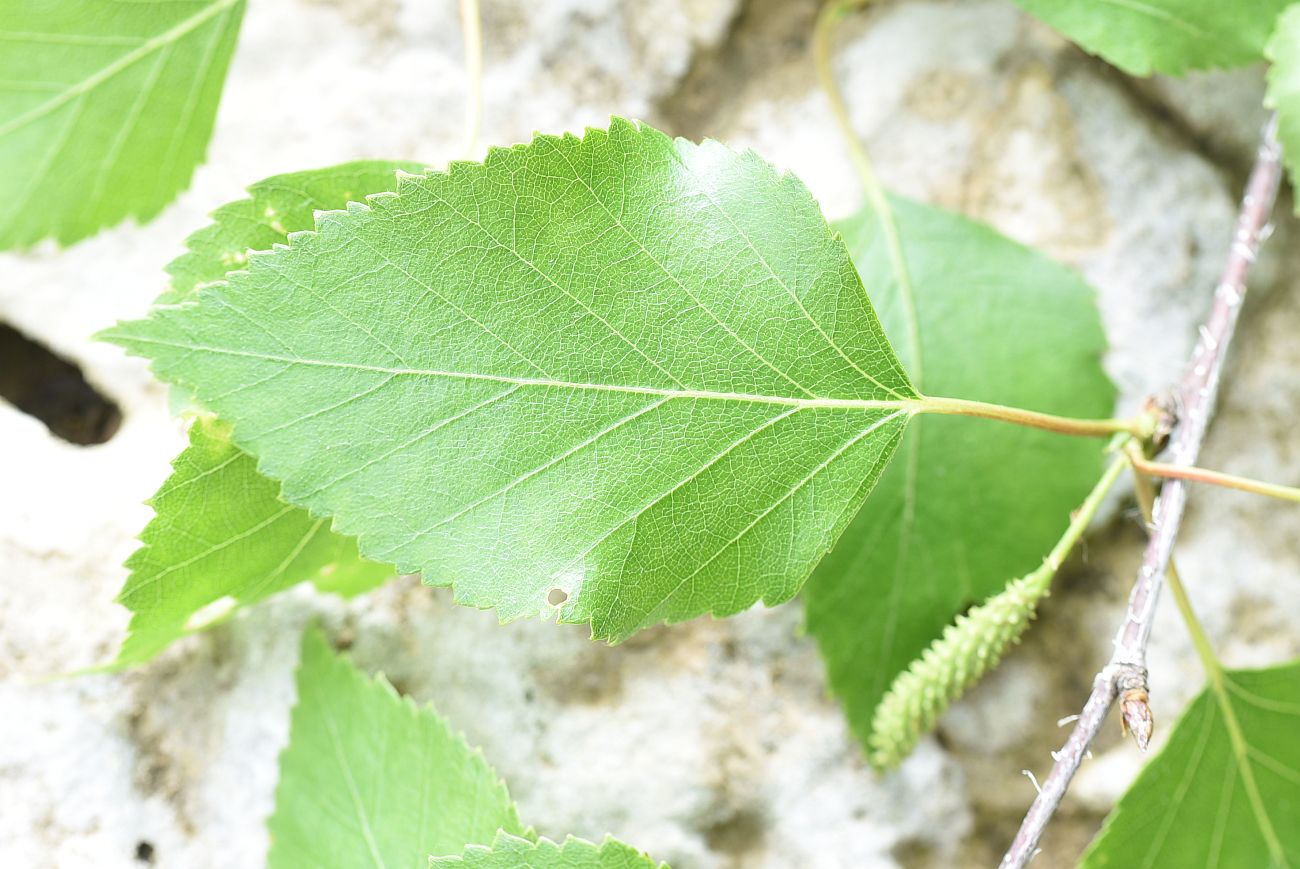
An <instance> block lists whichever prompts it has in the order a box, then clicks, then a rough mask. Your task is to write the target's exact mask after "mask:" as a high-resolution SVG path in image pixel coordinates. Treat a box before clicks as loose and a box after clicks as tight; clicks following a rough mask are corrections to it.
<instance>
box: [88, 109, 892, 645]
mask: <svg viewBox="0 0 1300 869" xmlns="http://www.w3.org/2000/svg"><path fill="white" fill-rule="evenodd" d="M108 337H109V338H110V339H111V340H115V341H117V342H118V343H120V344H122V345H123V346H126V347H127V348H128V349H130V350H131V351H133V352H135V353H138V354H141V355H146V356H149V357H150V358H151V359H152V360H153V367H154V370H155V371H156V372H157V373H158V374H159V375H160V376H161V377H162V378H163V379H165V380H168V381H170V382H173V383H176V384H178V385H180V386H182V387H184V388H186V389H188V390H190V391H191V392H193V393H194V394H195V395H196V396H197V398H198V399H199V400H200V401H201V402H202V403H203V404H204V405H205V406H206V407H209V408H210V409H212V410H213V411H215V412H216V413H217V414H218V415H219V416H220V417H221V418H223V419H227V420H229V421H231V422H232V423H233V424H234V426H235V434H234V440H235V443H236V444H237V445H239V446H240V447H241V448H243V449H245V450H246V451H248V452H249V453H250V454H252V455H254V456H256V457H257V458H258V461H259V467H260V468H261V470H262V471H263V472H265V473H267V474H268V475H269V476H271V477H272V478H274V479H277V480H280V481H282V482H283V492H282V494H283V497H284V498H286V499H287V500H288V501H289V502H291V503H293V504H297V505H300V506H303V507H306V508H308V509H309V510H311V511H312V513H313V514H314V515H318V516H331V517H333V518H334V521H335V527H336V528H337V529H338V530H340V531H342V532H343V533H346V534H351V535H354V536H356V537H357V538H358V541H359V546H360V550H361V552H362V554H363V555H364V556H366V557H369V558H373V559H375V560H379V561H386V562H392V563H395V564H397V566H398V567H399V569H401V570H402V571H403V572H421V573H423V574H424V578H425V581H426V582H429V583H432V584H438V585H452V586H454V588H455V592H456V597H457V599H458V600H459V601H460V602H462V603H466V604H470V605H474V606H481V607H495V608H497V610H498V612H499V614H500V615H501V617H502V618H516V617H521V616H529V615H536V614H539V613H544V612H550V611H552V610H558V614H559V617H560V618H561V619H562V620H564V621H569V622H581V623H590V625H591V626H592V630H593V633H594V635H596V636H598V637H603V638H610V639H616V640H617V639H622V638H625V637H627V636H628V635H630V634H631V633H633V632H634V631H636V630H637V629H639V628H642V627H645V626H648V625H651V624H654V623H657V622H661V621H680V620H683V619H687V618H691V617H694V616H697V615H701V614H703V613H713V614H715V615H729V614H732V613H735V612H738V611H740V610H743V609H745V608H747V607H749V606H750V605H752V604H753V603H755V602H756V601H758V600H762V601H764V602H765V603H768V604H769V605H770V604H774V603H779V602H781V601H784V600H787V599H789V598H790V597H791V596H793V595H794V594H795V592H796V591H797V590H798V589H799V587H800V586H801V585H802V582H803V580H804V579H805V578H806V577H807V575H808V574H809V573H810V572H811V571H812V569H813V567H814V566H815V565H816V563H817V561H818V560H819V559H820V558H821V557H822V555H823V554H824V553H825V552H826V550H827V549H828V548H829V547H830V545H831V543H832V542H833V541H834V540H835V538H836V537H837V536H838V534H839V532H840V531H841V530H842V529H843V527H844V525H845V524H846V523H847V522H848V521H849V519H850V518H851V517H852V516H853V514H854V513H855V512H856V510H857V508H858V507H859V506H860V505H861V504H862V502H863V501H864V500H865V498H866V496H867V494H868V492H869V491H870V490H871V487H872V485H873V484H874V482H875V480H876V478H877V477H878V476H879V474H880V472H881V470H882V469H883V468H884V466H885V464H886V463H887V462H888V460H889V457H890V456H891V455H892V453H893V451H894V448H895V447H896V445H897V443H898V440H899V438H900V436H901V435H902V432H903V429H904V427H905V425H906V422H907V419H908V418H909V416H910V414H911V412H912V411H913V410H915V408H916V398H917V393H916V391H915V390H914V389H913V387H912V385H911V383H910V382H909V381H908V379H907V375H906V374H905V373H904V372H903V369H902V367H901V365H900V364H899V362H898V360H897V358H896V357H895V355H894V353H893V350H892V349H891V347H890V345H889V343H888V341H887V340H886V338H885V336H884V333H883V331H882V330H881V327H880V324H879V322H878V321H877V319H876V316H875V314H874V312H873V311H872V308H871V304H870V302H869V301H868V300H867V297H866V293H865V291H864V289H863V286H862V283H861V281H860V280H859V279H858V276H857V273H856V272H855V271H854V268H853V264H852V262H851V261H850V259H849V256H848V253H847V251H846V250H845V248H844V245H843V244H842V243H841V242H840V240H839V239H838V238H837V237H836V236H835V235H834V234H833V233H832V232H831V231H830V229H829V228H828V227H827V226H826V223H825V221H824V219H823V218H822V216H821V214H820V212H819V211H818V209H817V206H816V204H815V203H814V202H813V200H812V198H811V196H809V194H808V192H807V190H806V189H805V188H804V187H803V186H802V185H801V184H800V183H799V182H798V181H797V180H796V179H794V178H793V177H791V176H788V175H787V176H782V175H780V174H778V173H777V172H775V171H774V170H773V169H772V168H771V167H770V166H768V165H767V164H766V163H764V162H763V161H762V160H760V159H759V158H758V157H757V156H755V155H753V154H752V153H745V154H736V153H734V152H732V151H729V150H727V149H726V148H724V147H722V146H721V145H718V144H716V143H712V142H709V143H705V144H703V145H695V144H691V143H688V142H684V141H673V140H671V139H669V138H668V137H666V136H664V135H663V134H661V133H658V132H656V131H654V130H652V129H650V128H648V127H644V126H637V125H634V124H631V123H628V122H626V121H615V122H614V123H613V125H612V126H611V127H610V129H609V130H608V131H604V130H591V131H588V133H587V134H586V135H585V136H584V137H583V138H581V139H578V138H575V137H572V136H565V137H563V138H554V137H548V136H540V137H538V138H536V139H535V140H534V141H533V142H532V143H531V144H528V145H524V146H519V147H516V148H512V149H509V150H500V149H498V150H495V151H493V152H492V153H491V154H490V155H489V156H488V159H487V161H486V162H485V163H484V164H481V165H479V164H465V163H462V164H453V166H452V168H451V170H450V171H449V172H448V173H429V174H427V175H423V176H406V177H403V178H402V180H401V181H400V183H399V186H398V190H397V193H396V194H392V195H379V196H374V197H371V198H370V200H369V204H368V205H355V204H353V205H349V207H348V210H347V211H346V212H329V213H325V214H322V215H320V217H319V219H318V222H317V229H316V231H315V232H312V233H301V234H296V235H293V236H291V245H290V246H289V247H288V248H282V249H277V250H275V251H273V252H271V253H268V254H262V255H257V256H254V257H253V258H252V259H251V260H250V262H249V269H248V271H247V272H237V273H233V274H232V275H231V276H230V281H229V283H228V284H225V285H217V286H213V287H209V288H208V289H206V290H205V291H204V292H202V293H200V294H199V295H198V297H197V298H196V299H195V300H194V301H192V302H189V303H186V304H183V305H180V306H175V307H162V308H159V309H157V310H156V311H155V312H154V314H153V316H152V317H150V318H149V319H147V320H143V321H139V322H135V323H127V324H123V325H121V326H119V327H118V328H116V329H115V330H111V331H110V332H109V333H108Z"/></svg>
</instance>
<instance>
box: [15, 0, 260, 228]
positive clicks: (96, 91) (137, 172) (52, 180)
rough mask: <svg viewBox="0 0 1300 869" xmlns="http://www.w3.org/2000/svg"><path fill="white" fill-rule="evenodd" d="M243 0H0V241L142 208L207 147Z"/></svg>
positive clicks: (180, 183)
mask: <svg viewBox="0 0 1300 869" xmlns="http://www.w3.org/2000/svg"><path fill="white" fill-rule="evenodd" d="M243 14H244V0H135V2H131V3H85V2H78V0H43V2H40V3H28V2H23V0H0V202H2V203H4V206H3V208H2V209H0V250H4V249H8V248H15V247H19V248H21V247H27V246H30V245H32V244H34V243H35V242H37V241H40V240H41V239H43V238H47V237H53V238H55V239H57V240H58V241H59V242H60V243H62V244H68V243H71V242H74V241H77V240H78V239H81V238H85V237H86V236H88V235H92V234H93V233H95V232H97V231H98V230H99V229H101V228H103V227H106V226H111V225H113V224H116V223H118V222H120V221H121V220H123V219H124V218H127V217H135V218H136V219H138V220H141V221H145V220H149V219H151V218H153V217H155V216H156V215H157V214H158V212H159V211H161V210H162V208H163V206H164V205H166V204H167V203H168V202H170V201H171V200H172V199H173V198H175V196H176V194H177V193H179V192H180V191H181V190H183V189H184V188H185V187H187V186H189V183H190V176H191V175H192V174H193V172H194V167H195V166H197V165H198V164H199V163H200V162H201V161H202V160H203V156H204V154H205V152H206V151H207V146H208V139H209V138H210V137H211V135H212V122H213V118H214V116H215V115H216V111H217V103H218V101H219V100H220V98H221V89H222V86H223V84H224V82H225V77H226V69H227V67H228V66H229V64H230V56H231V54H232V52H233V51H234V47H235V38H236V36H237V35H238V32H239V22H240V19H241V18H242V17H243Z"/></svg>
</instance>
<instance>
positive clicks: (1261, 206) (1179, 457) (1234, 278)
mask: <svg viewBox="0 0 1300 869" xmlns="http://www.w3.org/2000/svg"><path fill="white" fill-rule="evenodd" d="M1281 154H1282V149H1281V147H1280V146H1279V145H1278V142H1277V118H1276V116H1274V117H1272V118H1270V119H1269V122H1268V125H1267V126H1266V127H1265V130H1264V140H1263V142H1262V143H1261V145H1260V147H1259V152H1258V153H1257V155H1256V157H1255V167H1254V169H1253V170H1252V171H1251V174H1250V180H1249V181H1248V182H1247V184H1246V193H1245V195H1244V196H1243V197H1242V200H1241V210H1240V211H1239V213H1238V215H1237V227H1236V234H1235V235H1234V236H1233V240H1232V247H1231V249H1230V251H1229V253H1228V261H1227V264H1226V265H1225V266H1224V270H1223V275H1222V277H1221V278H1220V280H1219V284H1218V286H1217V287H1216V288H1215V290H1214V303H1213V306H1212V307H1211V309H1210V314H1209V316H1208V317H1207V318H1206V321H1205V324H1204V325H1203V326H1201V329H1200V337H1199V339H1198V341H1197V343H1196V349H1195V350H1194V351H1193V352H1192V359H1191V364H1190V365H1189V366H1188V369H1187V372H1186V373H1185V374H1184V376H1183V380H1182V382H1181V383H1180V384H1179V386H1178V387H1177V389H1176V391H1175V392H1174V393H1173V396H1172V397H1173V403H1174V409H1175V412H1176V414H1177V426H1176V428H1175V429H1174V432H1173V436H1172V439H1171V441H1170V446H1169V464H1173V465H1180V466H1189V465H1194V464H1196V457H1197V454H1198V453H1199V452H1200V449H1201V441H1202V440H1204V438H1205V429H1206V427H1207V426H1208V425H1209V421H1210V414H1211V412H1212V411H1213V408H1214V400H1215V396H1216V394H1217V392H1218V387H1219V376H1220V374H1221V372H1222V369H1223V360H1224V357H1225V353H1226V351H1227V348H1228V342H1229V341H1230V340H1231V339H1232V333H1233V330H1234V329H1235V328H1236V325H1237V317H1238V315H1239V314H1240V312H1241V303H1242V300H1243V299H1244V298H1245V295H1246V275H1247V274H1248V273H1249V271H1250V266H1251V264H1252V263H1254V261H1255V257H1256V254H1257V253H1258V251H1259V245H1260V243H1261V242H1262V241H1263V239H1264V236H1265V226H1266V224H1267V222H1268V217H1269V214H1270V213H1271V212H1272V210H1273V202H1274V200H1275V199H1276V196H1277V187H1278V182H1279V179H1280V175H1281ZM1186 505H1187V483H1186V481H1184V480H1179V479H1173V480H1170V481H1169V482H1167V483H1166V484H1165V486H1164V488H1163V489H1162V490H1161V493H1160V500H1159V501H1158V502H1157V504H1156V510H1155V518H1154V520H1153V522H1152V523H1151V537H1150V540H1148V542H1147V547H1146V551H1145V553H1144V554H1143V557H1142V567H1141V568H1140V569H1139V570H1138V577H1137V581H1136V582H1135V583H1134V585H1133V591H1132V594H1131V595H1130V596H1129V602H1128V610H1127V612H1126V614H1125V618H1124V623H1123V624H1122V625H1121V626H1120V629H1119V632H1118V634H1116V636H1115V652H1114V654H1113V655H1112V656H1111V659H1110V662H1109V663H1107V664H1106V666H1105V667H1103V668H1102V670H1101V672H1100V673H1098V674H1097V678H1096V680H1095V681H1094V682H1093V687H1092V694H1091V695H1089V697H1088V702H1087V703H1086V704H1085V705H1084V707H1083V712H1082V713H1081V714H1080V716H1079V719H1078V721H1077V723H1076V724H1075V726H1074V730H1073V731H1072V732H1071V733H1070V737H1069V739H1067V740H1066V743H1065V745H1064V747H1062V749H1061V750H1060V751H1059V752H1057V753H1056V754H1055V755H1054V757H1055V761H1056V762H1055V764H1054V765H1053V766H1052V771H1051V773H1050V774H1049V775H1048V776H1047V778H1046V779H1045V780H1044V781H1043V784H1042V787H1041V788H1040V789H1039V792H1038V797H1037V798H1036V799H1035V800H1034V802H1033V805H1031V806H1030V807H1029V811H1028V812H1027V813H1026V814H1025V819H1024V820H1023V821H1022V822H1021V824H1020V830H1019V831H1018V832H1017V833H1016V837H1015V839H1014V840H1013V841H1012V843H1011V847H1010V848H1009V849H1008V850H1007V853H1006V856H1004V857H1003V858H1002V863H1001V864H1000V865H1001V869H1020V867H1023V866H1025V864H1027V863H1028V862H1029V861H1030V859H1032V858H1033V856H1034V854H1035V853H1036V852H1037V849H1038V841H1039V839H1040V838H1041V837H1042V835H1043V830H1044V828H1045V827H1046V826H1047V822H1048V821H1049V820H1050V819H1051V817H1052V815H1053V814H1055V813H1056V810H1057V807H1059V806H1060V804H1061V799H1062V798H1063V797H1064V796H1065V792H1066V790H1067V789H1068V788H1069V786H1070V781H1071V779H1073V778H1074V774H1075V772H1076V771H1077V770H1078V769H1079V764H1081V763H1082V762H1083V758H1084V756H1085V755H1086V753H1087V751H1088V746H1089V745H1091V744H1092V740H1093V738H1094V737H1095V736H1096V735H1097V732H1098V731H1099V730H1100V729H1101V726H1102V722H1104V721H1105V720H1106V715H1107V713H1108V712H1109V711H1110V707H1111V706H1112V705H1113V704H1114V702H1115V700H1116V698H1117V696H1118V695H1119V693H1120V692H1121V691H1123V693H1124V702H1123V703H1122V707H1123V713H1124V723H1125V727H1126V729H1128V730H1130V731H1132V732H1133V734H1134V736H1135V738H1136V739H1137V741H1138V744H1139V745H1141V746H1142V747H1143V748H1144V749H1145V748H1146V741H1147V740H1148V739H1149V738H1150V734H1151V715H1150V707H1149V706H1148V705H1147V703H1146V691H1147V669H1146V648H1147V639H1148V638H1149V637H1150V635H1151V621H1152V615H1153V613H1154V610H1155V605H1156V600H1157V599H1158V598H1159V596H1160V586H1161V581H1162V579H1163V577H1164V575H1165V569H1166V568H1167V567H1168V565H1169V559H1170V556H1171V554H1172V551H1173V546H1174V538H1175V537H1176V536H1177V534H1178V526H1179V524H1180V523H1181V522H1182V517H1183V509H1184V508H1185V507H1186Z"/></svg>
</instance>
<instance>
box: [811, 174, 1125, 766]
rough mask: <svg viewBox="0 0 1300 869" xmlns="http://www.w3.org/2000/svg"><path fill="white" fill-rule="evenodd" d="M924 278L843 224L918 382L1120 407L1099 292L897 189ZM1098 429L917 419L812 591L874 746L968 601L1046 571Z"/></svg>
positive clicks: (905, 239)
mask: <svg viewBox="0 0 1300 869" xmlns="http://www.w3.org/2000/svg"><path fill="white" fill-rule="evenodd" d="M891 202H892V208H893V211H894V218H895V222H896V225H897V229H898V235H899V236H900V238H901V239H902V255H903V258H904V261H905V263H906V267H907V274H908V275H909V276H910V281H911V291H910V292H908V291H907V290H905V289H904V286H903V284H902V283H901V282H900V280H899V275H898V274H897V272H896V271H895V269H894V267H893V265H892V263H891V259H890V256H889V249H888V244H887V242H886V239H885V237H884V235H883V233H882V231H881V228H880V224H879V222H878V220H877V218H876V216H875V215H874V213H873V212H872V211H871V210H870V209H864V211H863V212H861V213H860V214H859V215H858V216H856V217H854V218H852V219H850V220H848V221H845V222H843V223H841V224H839V227H838V228H839V229H840V231H841V232H842V233H843V234H844V238H845V240H846V242H847V244H848V247H849V250H850V251H851V253H852V254H853V258H854V262H855V263H857V266H858V270H859V272H860V273H861V274H862V276H863V279H864V280H865V282H866V283H867V285H868V286H869V287H871V288H872V290H871V293H872V301H873V302H874V303H875V306H876V310H877V311H879V312H880V316H881V320H882V321H883V323H884V324H885V329H886V331H887V332H888V333H889V335H890V336H892V337H893V338H894V341H895V346H896V347H898V348H899V353H900V355H902V357H903V359H904V361H905V362H906V364H907V367H908V370H909V372H910V373H911V376H912V382H913V383H914V384H916V386H917V388H918V389H920V390H923V391H925V392H927V393H930V394H940V395H960V396H962V397H965V398H974V399H979V400H982V401H993V402H998V403H1001V404H1009V405H1012V406H1016V407H1027V408H1032V409H1034V410H1041V411H1046V412H1049V413H1058V414H1066V415H1073V416H1080V417H1096V416H1103V417H1104V416H1108V415H1109V414H1110V411H1111V409H1112V408H1113V406H1114V401H1115V390H1114V388H1113V387H1112V386H1111V384H1110V382H1109V381H1108V380H1107V378H1106V376H1105V374H1104V373H1103V372H1102V369H1101V364H1100V359H1101V353H1102V351H1103V349H1104V347H1105V339H1104V336H1103V333H1102V329H1101V324H1100V321H1099V319H1098V316H1097V310H1096V307H1095V305H1094V303H1093V293H1092V291H1091V289H1090V288H1089V287H1088V286H1087V285H1086V284H1085V283H1084V282H1083V281H1082V280H1081V279H1080V278H1079V277H1078V276H1077V275H1076V274H1075V273H1074V272H1072V271H1070V270H1069V269H1067V268H1064V267H1063V266H1060V265H1058V264H1056V263H1054V262H1052V261H1050V260H1048V259H1047V258H1046V257H1043V256H1041V255H1040V254H1037V253H1035V252H1033V251H1031V250H1029V249H1027V248H1025V247H1022V246H1021V245H1018V244H1016V243H1015V242H1012V241H1011V240H1009V239H1007V238H1005V237H1003V236H1001V235H999V234H998V233H996V232H994V231H993V230H991V229H989V228H988V227H986V226H983V225H981V224H978V223H975V222H973V221H970V220H966V219H965V218H962V217H959V216H957V215H954V214H949V213H947V212H944V211H942V210H940V209H936V208H931V207H929V206H925V205H921V204H919V203H916V202H911V201H909V200H906V199H902V198H899V197H894V198H892V200H891ZM1101 470H1102V454H1101V449H1100V447H1099V445H1098V444H1097V443H1095V442H1092V441H1089V440H1087V439H1079V438H1065V437H1060V436H1059V435H1053V434H1050V433H1047V432H1042V431H1037V430H1032V429H1026V428H1020V427H1017V426H1008V425H989V424H986V423H984V422H982V421H979V420H970V419H959V418H953V417H929V416H927V417H922V418H918V419H916V420H914V421H913V422H912V424H911V427H910V428H909V430H908V432H907V435H906V437H905V438H904V441H903V444H902V446H901V447H900V448H899V456H898V460H897V461H895V462H894V463H893V464H892V465H891V466H890V468H889V470H888V471H886V472H885V474H884V476H883V477H882V478H881V480H880V483H879V485H878V486H877V487H876V491H875V493H874V494H873V495H872V497H871V499H870V500H869V501H868V502H867V503H866V505H865V506H864V507H863V508H862V510H861V512H859V513H858V515H857V517H856V518H855V519H854V520H853V523H852V524H851V525H850V526H849V527H848V529H847V530H846V531H845V532H844V534H843V535H842V537H841V538H840V541H839V543H838V544H837V545H836V547H835V549H834V550H833V551H832V552H831V554H830V555H829V556H827V558H826V559H825V560H824V561H823V562H822V563H821V565H820V566H819V567H818V569H817V573H816V574H815V575H814V576H813V578H812V579H811V580H810V581H809V584H808V589H807V591H806V593H805V602H806V608H807V619H808V630H809V632H810V633H811V634H812V635H813V636H814V637H815V638H816V639H817V642H818V645H819V646H820V648H821V652H822V656H823V658H824V659H825V660H826V666H827V672H828V675H829V678H830V683H831V688H832V690H833V691H834V692H835V693H836V694H837V695H838V696H839V698H840V701H841V703H843V705H844V708H845V711H846V714H847V715H848V718H849V722H850V724H851V726H852V728H853V730H854V732H855V733H856V734H857V735H858V737H859V738H860V739H861V740H862V741H863V743H864V744H869V743H870V740H871V736H872V734H871V726H872V717H873V715H874V712H875V709H876V706H877V704H878V703H879V702H880V699H881V697H882V696H883V694H884V692H885V691H886V690H887V689H888V688H889V686H890V683H891V682H892V681H893V679H894V677H895V676H897V675H898V674H899V673H900V672H902V671H903V670H904V669H906V667H907V666H908V664H909V663H910V662H911V661H912V660H913V659H915V658H916V657H918V656H919V655H920V654H921V653H922V652H923V651H924V650H925V649H926V647H927V646H928V645H929V644H930V643H931V642H932V641H934V640H935V639H937V638H938V637H940V636H941V635H942V634H943V630H944V628H945V627H946V626H947V625H949V624H950V623H951V622H952V621H953V619H954V618H955V617H956V616H957V614H958V613H960V612H962V611H963V610H964V609H965V608H966V607H968V606H970V605H972V604H974V603H978V602H979V601H982V600H984V599H985V598H987V597H989V596H991V595H993V594H995V593H997V592H999V591H1001V590H1002V588H1003V586H1004V585H1005V584H1006V583H1007V581H1008V580H1009V579H1010V578H1011V577H1015V576H1019V575H1021V574H1024V573H1026V572H1027V571H1030V570H1032V569H1033V568H1034V567H1036V566H1037V565H1038V564H1039V563H1040V562H1041V560H1042V558H1043V556H1044V555H1045V554H1046V553H1047V552H1048V550H1050V549H1051V547H1052V545H1053V544H1054V543H1055V542H1056V540H1057V538H1058V537H1059V536H1060V535H1061V533H1062V532H1063V531H1064V530H1065V528H1066V527H1067V526H1068V525H1069V521H1070V511H1071V510H1073V509H1074V508H1075V507H1077V506H1078V505H1079V502H1080V501H1081V500H1082V499H1083V498H1084V496H1085V495H1087V493H1088V491H1089V490H1090V489H1091V488H1092V485H1093V483H1095V482H1096V480H1097V477H1099V476H1100V474H1101Z"/></svg>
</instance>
